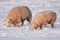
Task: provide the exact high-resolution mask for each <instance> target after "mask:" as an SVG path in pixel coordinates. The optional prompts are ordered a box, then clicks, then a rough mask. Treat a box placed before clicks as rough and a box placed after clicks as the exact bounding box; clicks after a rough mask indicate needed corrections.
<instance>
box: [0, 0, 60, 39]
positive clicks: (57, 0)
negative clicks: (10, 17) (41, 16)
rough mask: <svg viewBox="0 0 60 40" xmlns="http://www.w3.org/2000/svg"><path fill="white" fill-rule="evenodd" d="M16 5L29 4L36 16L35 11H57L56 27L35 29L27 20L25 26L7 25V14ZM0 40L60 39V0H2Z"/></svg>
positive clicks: (0, 6)
mask: <svg viewBox="0 0 60 40" xmlns="http://www.w3.org/2000/svg"><path fill="white" fill-rule="evenodd" d="M16 6H28V7H29V8H30V10H31V12H32V15H33V17H34V14H35V12H37V11H45V10H52V11H54V12H56V13H57V20H56V22H55V25H54V29H51V28H50V26H49V25H48V27H47V28H46V29H44V28H43V29H41V30H39V31H34V30H32V29H31V28H30V27H31V25H28V23H27V22H26V21H25V23H24V24H25V26H19V27H14V26H13V25H12V26H11V27H6V20H5V19H6V15H7V14H8V12H9V10H10V9H11V8H13V7H16ZM0 40H60V0H0Z"/></svg>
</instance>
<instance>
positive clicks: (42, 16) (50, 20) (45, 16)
mask: <svg viewBox="0 0 60 40" xmlns="http://www.w3.org/2000/svg"><path fill="white" fill-rule="evenodd" d="M56 17H57V15H56V13H55V12H53V11H43V12H37V13H36V14H35V16H34V20H33V23H32V28H33V29H37V28H40V29H41V28H42V26H43V25H44V26H45V27H46V25H47V24H51V27H52V28H54V27H53V26H54V23H55V21H56Z"/></svg>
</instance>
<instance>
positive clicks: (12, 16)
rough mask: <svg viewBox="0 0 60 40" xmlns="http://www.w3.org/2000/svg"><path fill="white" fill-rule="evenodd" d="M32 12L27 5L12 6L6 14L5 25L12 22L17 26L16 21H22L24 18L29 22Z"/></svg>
mask: <svg viewBox="0 0 60 40" xmlns="http://www.w3.org/2000/svg"><path fill="white" fill-rule="evenodd" d="M31 19H32V14H31V11H30V9H29V8H28V7H27V6H18V7H14V8H12V9H11V10H10V11H9V14H8V15H7V18H6V22H7V26H9V25H10V24H14V25H16V26H18V23H20V22H22V25H23V23H24V20H27V21H28V22H29V23H30V22H31Z"/></svg>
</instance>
